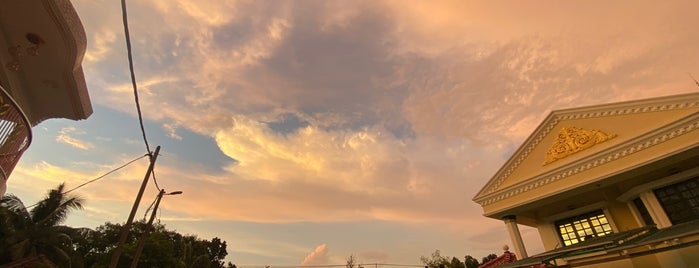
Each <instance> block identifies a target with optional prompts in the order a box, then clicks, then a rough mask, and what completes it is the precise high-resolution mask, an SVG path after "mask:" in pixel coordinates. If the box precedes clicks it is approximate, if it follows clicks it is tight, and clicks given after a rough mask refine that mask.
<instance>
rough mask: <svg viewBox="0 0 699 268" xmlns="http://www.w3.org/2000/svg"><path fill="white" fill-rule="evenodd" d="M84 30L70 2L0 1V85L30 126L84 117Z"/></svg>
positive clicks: (89, 111) (86, 110) (86, 105)
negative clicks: (15, 102) (19, 107)
mask: <svg viewBox="0 0 699 268" xmlns="http://www.w3.org/2000/svg"><path fill="white" fill-rule="evenodd" d="M86 43H87V41H86V37H85V31H84V29H83V26H82V24H81V23H80V18H79V17H78V15H77V13H76V12H75V9H74V8H73V6H72V4H71V3H70V1H69V0H22V1H0V62H2V69H0V84H2V85H3V86H4V87H5V89H6V90H7V91H8V93H9V94H10V95H12V97H13V98H14V99H15V101H17V102H18V104H19V105H20V106H21V107H22V109H23V111H24V112H25V114H26V115H27V117H28V118H29V120H30V122H31V124H32V125H36V124H38V123H39V122H41V121H43V120H45V119H48V118H67V119H73V120H79V119H86V118H87V117H88V116H90V114H92V106H91V104H90V98H89V95H88V92H87V86H86V84H85V78H84V76H83V70H82V66H81V64H82V59H83V55H84V54H85V48H86Z"/></svg>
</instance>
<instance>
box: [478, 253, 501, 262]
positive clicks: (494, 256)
mask: <svg viewBox="0 0 699 268" xmlns="http://www.w3.org/2000/svg"><path fill="white" fill-rule="evenodd" d="M497 258H498V255H495V254H493V253H490V254H488V256H485V257H483V259H482V262H481V264H484V263H486V262H489V261H491V260H494V259H497Z"/></svg>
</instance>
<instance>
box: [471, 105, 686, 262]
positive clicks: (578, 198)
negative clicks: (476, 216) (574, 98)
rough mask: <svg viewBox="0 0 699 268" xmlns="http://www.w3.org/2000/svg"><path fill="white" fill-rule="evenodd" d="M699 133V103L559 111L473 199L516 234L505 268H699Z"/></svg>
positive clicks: (595, 107) (600, 106)
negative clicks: (530, 234)
mask: <svg viewBox="0 0 699 268" xmlns="http://www.w3.org/2000/svg"><path fill="white" fill-rule="evenodd" d="M697 128H699V93H694V94H685V95H676V96H667V97H660V98H653V99H646V100H637V101H629V102H621V103H614V104H605V105H597V106H590V107H582V108H574V109H566V110H558V111H553V112H552V113H551V114H550V115H549V116H548V117H547V118H546V119H545V120H544V121H543V122H542V123H541V125H539V127H538V128H537V129H536V130H535V131H534V132H533V133H532V134H531V136H530V137H529V138H528V139H527V140H526V141H525V142H524V144H522V146H521V147H519V149H518V150H517V151H515V152H514V154H513V155H512V157H511V158H510V159H509V160H508V161H507V162H506V163H505V164H504V166H502V168H501V169H500V170H499V171H498V172H497V173H496V174H495V175H494V176H493V178H492V179H491V180H490V181H489V182H488V183H487V184H486V185H485V186H484V187H483V189H482V190H480V191H479V192H478V194H477V195H476V196H475V197H474V199H473V200H474V201H475V202H477V203H478V204H480V205H481V206H482V208H483V211H484V215H485V216H486V217H490V218H493V219H498V220H502V221H503V222H504V223H505V225H506V227H507V230H508V232H509V234H510V238H511V240H512V244H513V246H514V251H515V253H516V255H517V259H519V260H518V261H516V262H513V263H509V264H506V265H502V266H500V267H532V266H534V265H537V266H538V267H542V266H566V267H568V266H569V267H699V130H697ZM520 224H521V225H525V226H530V227H534V228H536V229H537V230H538V232H539V235H540V237H541V241H542V242H543V245H544V248H545V250H546V251H545V252H544V253H540V254H537V255H534V256H528V254H527V251H526V248H525V246H524V243H523V242H522V237H521V235H520V232H519V227H518V226H519V225H520Z"/></svg>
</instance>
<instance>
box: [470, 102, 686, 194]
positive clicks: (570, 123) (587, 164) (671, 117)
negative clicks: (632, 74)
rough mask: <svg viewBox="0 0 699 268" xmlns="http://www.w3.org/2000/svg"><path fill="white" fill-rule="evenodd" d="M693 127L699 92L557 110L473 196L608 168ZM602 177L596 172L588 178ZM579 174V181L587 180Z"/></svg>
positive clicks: (528, 187)
mask: <svg viewBox="0 0 699 268" xmlns="http://www.w3.org/2000/svg"><path fill="white" fill-rule="evenodd" d="M695 128H699V94H685V95H676V96H668V97H660V98H654V99H646V100H638V101H629V102H621V103H614V104H605V105H597V106H590V107H583V108H574V109H566V110H558V111H553V112H551V114H549V116H548V117H547V118H546V119H545V120H544V121H543V122H542V123H541V124H540V125H539V127H538V128H537V129H536V130H535V131H534V132H533V133H532V134H531V136H530V137H529V138H528V139H527V140H526V141H525V142H524V143H523V144H522V146H521V147H520V148H519V149H518V150H517V151H515V153H514V154H513V155H512V157H510V159H509V160H508V161H507V162H506V163H505V164H504V165H503V166H502V168H501V169H500V170H499V171H498V172H497V173H496V174H495V176H493V177H492V178H491V179H490V181H489V182H488V183H487V184H486V185H485V187H483V189H481V190H480V192H478V194H477V195H476V196H475V197H474V199H473V200H474V201H476V202H477V203H479V204H481V205H482V206H484V207H485V206H486V205H488V204H491V203H494V202H501V201H503V200H505V199H508V198H510V197H513V196H516V195H518V194H520V193H523V192H526V191H529V190H531V189H534V188H536V187H540V186H542V185H545V184H549V183H552V182H554V181H559V180H565V178H566V177H568V176H571V175H574V174H579V173H583V172H586V171H587V170H590V169H594V168H596V167H598V166H602V165H607V166H606V167H605V168H608V167H609V166H610V165H609V163H612V162H614V161H617V160H618V159H620V158H623V157H626V156H627V155H634V154H636V156H638V155H641V153H639V152H641V151H643V150H644V149H646V148H651V147H654V146H655V147H657V146H663V144H664V143H665V144H667V142H666V141H668V140H671V139H674V138H675V137H677V136H681V135H684V134H685V133H688V132H691V131H694V129H695ZM697 132H699V131H697ZM695 133H696V132H695ZM693 143H699V141H694V142H693ZM676 148H679V147H676V146H675V147H672V148H670V147H668V149H667V150H676ZM666 153H671V152H666ZM643 157H651V156H643ZM605 172H607V171H605ZM608 172H614V170H613V169H609V171H608ZM577 177H581V176H577ZM582 177H585V176H582ZM598 177H599V174H598V173H596V175H595V177H593V176H589V179H590V181H592V180H594V179H596V178H598ZM586 179H587V178H586ZM576 180H577V181H576V182H575V184H577V185H582V184H584V183H585V181H580V178H577V179H576ZM517 202H522V200H519V201H517Z"/></svg>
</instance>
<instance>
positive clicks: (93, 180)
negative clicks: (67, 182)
mask: <svg viewBox="0 0 699 268" xmlns="http://www.w3.org/2000/svg"><path fill="white" fill-rule="evenodd" d="M146 156H148V155H147V154H145V155H142V156H140V157H137V158H135V159H133V160H131V161H129V162H126V164H123V165H121V166H119V167H117V168H114V169H112V170H110V171H108V172H107V173H104V174H102V175H101V176H99V177H97V178H94V179H92V180H89V181H87V182H85V183H83V184H80V185H78V186H77V187H75V188H73V189H70V190H68V191H65V192H64V194H67V193H70V192H72V191H75V190H77V189H79V188H80V187H83V186H85V185H88V184H90V183H93V182H95V181H98V180H100V179H102V178H104V177H106V176H107V175H109V174H112V173H114V172H116V171H118V170H120V169H122V168H125V167H126V166H128V165H130V164H132V163H133V162H136V161H138V160H139V159H141V158H144V157H146ZM39 203H41V201H39V202H36V203H35V204H33V205H31V206H27V207H26V208H31V207H35V206H36V205H38V204H39Z"/></svg>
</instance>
